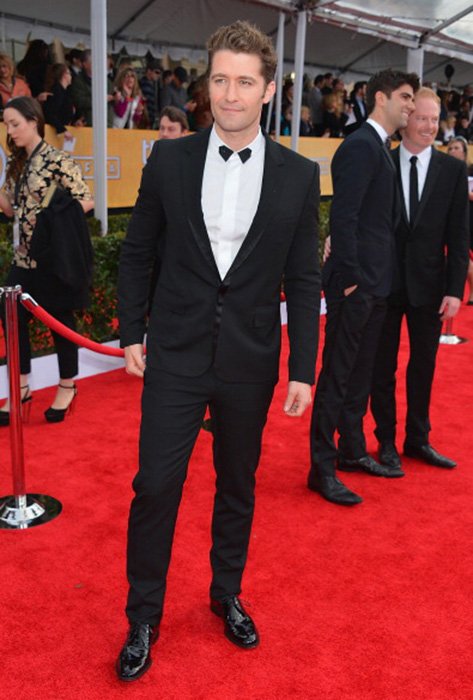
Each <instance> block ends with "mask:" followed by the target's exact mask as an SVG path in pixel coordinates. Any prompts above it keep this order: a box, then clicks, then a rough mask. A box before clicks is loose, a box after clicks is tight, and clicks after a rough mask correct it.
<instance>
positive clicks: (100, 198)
mask: <svg viewBox="0 0 473 700" xmlns="http://www.w3.org/2000/svg"><path fill="white" fill-rule="evenodd" d="M90 21H91V49H92V121H93V144H94V200H95V216H96V218H97V219H99V221H100V222H101V224H102V235H105V234H106V233H107V229H108V219H107V105H108V102H107V0H90Z"/></svg>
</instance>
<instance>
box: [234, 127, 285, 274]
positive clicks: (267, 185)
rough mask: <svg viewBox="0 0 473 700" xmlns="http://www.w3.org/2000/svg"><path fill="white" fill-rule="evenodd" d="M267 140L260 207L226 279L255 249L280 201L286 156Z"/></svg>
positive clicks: (267, 137) (266, 138) (266, 137)
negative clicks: (276, 204) (275, 205)
mask: <svg viewBox="0 0 473 700" xmlns="http://www.w3.org/2000/svg"><path fill="white" fill-rule="evenodd" d="M265 140H266V150H265V156H264V171H263V182H262V185H261V196H260V200H259V203H258V208H257V210H256V214H255V217H254V219H253V221H252V223H251V226H250V229H249V231H248V234H247V235H246V238H245V240H244V241H243V243H242V244H241V247H240V250H239V251H238V253H237V255H236V257H235V260H234V261H233V263H232V265H231V267H230V269H229V270H228V272H227V274H226V275H225V279H228V278H229V277H230V275H231V274H232V273H233V272H235V270H236V269H237V268H239V267H240V265H241V264H242V263H243V262H244V261H245V260H246V259H247V257H248V256H249V255H250V253H251V252H252V251H253V250H254V248H255V246H256V245H257V244H258V242H259V240H260V238H261V236H262V235H263V233H264V230H265V228H266V225H267V224H268V221H269V218H270V216H271V213H272V210H273V209H274V203H275V202H277V201H279V196H280V191H281V187H282V182H283V175H284V168H283V165H284V158H283V156H282V153H281V151H280V148H279V147H278V145H277V144H275V143H274V142H273V141H272V140H271V139H270V138H269V136H266V135H265Z"/></svg>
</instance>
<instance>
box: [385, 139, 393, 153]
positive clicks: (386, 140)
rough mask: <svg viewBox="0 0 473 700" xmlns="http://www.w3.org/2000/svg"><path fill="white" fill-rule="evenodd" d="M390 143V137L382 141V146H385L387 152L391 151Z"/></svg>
mask: <svg viewBox="0 0 473 700" xmlns="http://www.w3.org/2000/svg"><path fill="white" fill-rule="evenodd" d="M391 143H392V139H391V137H390V136H387V137H386V138H385V139H384V145H385V146H386V148H387V149H388V151H390V150H391Z"/></svg>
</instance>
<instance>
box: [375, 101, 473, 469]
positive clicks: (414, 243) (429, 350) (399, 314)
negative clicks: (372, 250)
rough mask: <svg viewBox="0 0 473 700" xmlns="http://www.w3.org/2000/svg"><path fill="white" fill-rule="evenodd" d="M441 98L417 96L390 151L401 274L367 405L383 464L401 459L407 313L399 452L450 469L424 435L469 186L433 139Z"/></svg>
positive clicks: (460, 267)
mask: <svg viewBox="0 0 473 700" xmlns="http://www.w3.org/2000/svg"><path fill="white" fill-rule="evenodd" d="M439 116H440V99H439V98H438V96H437V95H436V94H435V92H433V91H432V90H431V89H430V88H421V89H420V90H419V91H418V92H417V93H416V96H415V111H414V112H413V113H412V114H411V116H410V117H409V120H408V123H407V126H406V128H405V129H403V130H402V143H401V146H400V147H399V148H398V149H396V150H394V151H393V152H392V156H393V160H394V163H395V165H396V170H397V173H398V177H399V186H400V190H401V192H402V216H401V220H400V222H399V225H398V227H397V230H396V249H397V258H398V267H397V269H398V275H397V277H396V279H395V281H394V286H393V292H392V294H391V295H390V296H389V297H388V307H387V314H386V318H385V321H384V324H383V329H382V332H381V336H380V343H379V348H378V353H377V357H376V362H375V366H374V373H373V385H372V391H371V411H372V413H373V416H374V418H375V421H376V429H375V434H376V436H377V438H378V441H379V443H380V445H379V458H380V461H381V462H383V464H390V465H391V466H392V467H400V465H401V459H400V456H399V452H398V451H397V447H396V444H395V438H396V400H395V388H396V379H395V376H396V369H397V356H398V351H399V340H400V334H401V323H402V319H403V318H404V317H405V318H406V320H407V328H408V333H409V363H408V366H407V376H406V384H407V416H406V435H405V442H404V454H406V455H407V456H409V457H415V458H417V459H419V460H421V461H423V462H425V463H427V464H430V465H433V466H436V467H441V468H444V469H453V468H454V467H455V466H456V463H455V461H454V460H452V459H450V458H448V457H445V456H444V455H441V454H439V452H437V450H436V449H435V448H433V447H432V445H431V444H430V443H429V433H430V428H431V426H430V420H429V405H430V396H431V390H432V382H433V378H434V371H435V361H436V356H437V349H438V346H439V336H440V331H441V326H442V321H443V320H445V319H449V318H453V317H454V316H455V315H456V313H457V312H458V310H459V308H460V304H461V299H462V297H463V290H464V286H465V279H466V274H467V269H468V247H469V228H468V206H469V205H468V188H467V171H466V166H465V163H464V162H462V161H460V160H458V159H456V158H453V157H452V156H448V155H447V154H445V153H441V152H440V151H438V150H437V149H436V148H435V147H434V146H433V143H434V140H435V138H436V135H437V132H438V125H439Z"/></svg>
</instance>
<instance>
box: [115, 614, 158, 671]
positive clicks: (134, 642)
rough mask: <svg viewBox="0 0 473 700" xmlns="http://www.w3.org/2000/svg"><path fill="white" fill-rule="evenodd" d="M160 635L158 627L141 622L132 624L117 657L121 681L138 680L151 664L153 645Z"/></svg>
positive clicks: (117, 667)
mask: <svg viewBox="0 0 473 700" xmlns="http://www.w3.org/2000/svg"><path fill="white" fill-rule="evenodd" d="M158 637H159V631H158V628H157V627H154V628H153V627H152V626H151V625H147V624H144V623H141V622H135V623H133V624H132V625H130V629H129V632H128V637H127V638H126V642H125V644H124V646H123V649H122V650H121V652H120V655H119V657H118V659H117V664H116V669H117V675H118V678H119V679H120V680H121V681H136V680H137V679H138V678H141V676H142V675H143V674H145V673H146V671H147V670H148V669H149V667H150V666H151V663H152V660H151V646H152V645H153V644H154V643H155V642H156V640H157V639H158Z"/></svg>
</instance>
